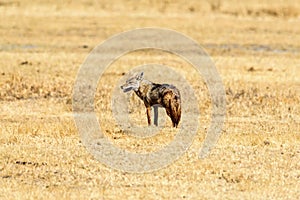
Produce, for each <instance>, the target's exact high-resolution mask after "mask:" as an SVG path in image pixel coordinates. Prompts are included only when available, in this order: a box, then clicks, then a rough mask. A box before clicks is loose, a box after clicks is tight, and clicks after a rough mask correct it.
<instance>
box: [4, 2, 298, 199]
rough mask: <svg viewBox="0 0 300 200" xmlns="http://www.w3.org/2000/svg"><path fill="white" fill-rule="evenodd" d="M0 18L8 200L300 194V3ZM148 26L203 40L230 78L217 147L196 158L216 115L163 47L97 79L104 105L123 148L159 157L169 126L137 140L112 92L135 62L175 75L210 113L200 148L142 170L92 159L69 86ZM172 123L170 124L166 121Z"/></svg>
mask: <svg viewBox="0 0 300 200" xmlns="http://www.w3.org/2000/svg"><path fill="white" fill-rule="evenodd" d="M0 18H1V20H0V36H1V40H0V58H1V59H0V144H1V146H0V199H300V190H299V188H300V26H299V24H300V4H299V3H296V2H295V1H294V0H288V1H280V0H272V1H271V0H260V1H257V0H249V1H238V0H228V1H218V0H207V1H196V0H192V1H187V2H186V1H183V0H178V1H169V0H163V1H159V0H142V1H134V0H128V1H121V0H116V1H108V0H104V1H96V0H79V1H72V0H67V1H63V2H58V1H51V0H36V1H29V0H24V1H18V0H16V1H10V0H0ZM143 27H157V28H168V29H172V30H175V31H178V32H180V33H183V34H185V35H187V36H189V37H191V38H193V39H194V40H195V41H197V42H198V43H199V44H200V45H202V46H203V48H204V49H205V50H206V51H207V53H208V54H209V55H210V56H211V58H212V60H213V62H214V63H215V65H216V68H217V70H218V71H219V74H220V76H221V78H222V81H223V83H224V87H225V90H226V101H227V106H226V120H225V123H224V129H223V131H222V134H221V137H220V138H219V141H218V143H217V145H216V146H215V148H214V149H213V150H212V151H211V153H210V155H209V156H208V157H207V158H205V159H198V156H197V155H198V152H199V149H200V148H201V146H202V143H203V140H204V138H205V135H206V131H207V129H208V127H209V123H210V119H211V100H210V96H209V92H208V90H207V87H206V85H205V83H204V81H203V79H202V78H201V76H197V75H196V73H194V72H193V70H194V69H193V68H192V67H191V66H190V65H189V64H188V63H187V62H186V61H184V60H182V59H181V58H179V57H176V56H174V55H170V54H167V53H166V52H161V51H151V50H149V51H140V52H133V53H130V54H128V55H124V56H123V57H121V58H120V59H119V60H117V61H116V62H114V63H113V64H112V65H111V67H110V68H109V69H108V70H107V71H106V72H105V73H104V75H103V77H102V79H101V80H100V81H99V84H98V88H97V93H96V98H95V108H96V111H97V114H98V118H99V120H100V121H101V127H102V130H104V132H105V135H106V136H107V137H108V138H109V139H110V140H111V141H112V142H113V143H114V144H115V145H116V146H119V147H121V148H125V149H128V150H129V151H133V152H138V153H139V152H150V151H153V150H155V149H159V148H161V147H162V146H164V145H166V144H168V143H169V142H171V141H172V139H173V138H174V135H175V134H176V132H175V133H174V129H166V131H165V132H164V131H163V132H161V133H160V134H158V135H156V136H155V137H150V138H147V139H146V140H142V139H136V138H134V137H132V136H129V135H128V134H126V132H124V130H122V129H121V128H119V127H118V126H117V125H116V124H115V123H112V120H113V119H112V115H111V107H110V102H111V97H112V93H113V89H114V88H115V87H116V86H117V85H116V84H117V83H118V81H119V80H120V79H121V78H122V77H123V75H124V74H126V73H127V72H128V71H129V70H130V69H132V67H134V66H138V65H141V64H147V63H151V62H156V63H160V64H164V65H167V66H172V67H174V69H178V70H179V71H180V73H181V74H182V76H183V77H185V79H186V80H187V81H188V82H189V83H190V85H191V86H192V88H193V90H194V91H195V96H196V97H197V101H198V106H199V111H200V113H201V115H200V117H199V123H200V126H199V128H198V130H197V135H196V137H195V139H194V141H193V144H192V145H191V147H190V148H189V149H188V151H187V152H186V153H185V154H184V155H182V156H181V157H180V159H178V160H177V161H175V162H174V163H172V164H171V165H170V166H168V167H166V168H163V169H161V170H158V171H155V172H151V173H140V174H135V173H127V172H124V171H118V170H114V169H111V168H109V167H107V166H105V165H104V164H102V163H101V162H99V161H97V160H96V159H95V158H94V157H93V156H92V155H91V154H89V153H88V151H87V150H86V148H85V147H84V145H83V144H82V142H81V138H80V135H79V133H78V130H77V128H76V126H75V122H74V118H73V114H72V89H73V85H74V82H75V79H76V75H77V72H78V70H79V68H80V66H81V65H82V63H83V62H84V60H85V58H86V57H87V56H88V54H89V53H90V52H91V50H92V49H93V48H94V47H96V46H97V45H98V44H100V43H101V42H103V41H105V40H106V39H108V38H109V37H110V36H112V35H114V34H117V33H120V32H123V31H127V30H131V29H135V28H143ZM131 98H132V102H133V103H132V104H130V106H133V105H134V106H135V107H131V114H130V116H131V119H132V120H133V121H134V122H136V123H138V124H140V125H141V126H144V127H145V129H147V121H146V115H145V109H144V107H143V104H142V102H141V101H139V100H138V99H137V98H136V97H135V96H132V97H131ZM162 113H163V114H164V112H162ZM195 120H197V119H195ZM170 125H171V122H170V121H169V119H168V118H166V117H165V123H164V124H163V126H166V127H168V126H170Z"/></svg>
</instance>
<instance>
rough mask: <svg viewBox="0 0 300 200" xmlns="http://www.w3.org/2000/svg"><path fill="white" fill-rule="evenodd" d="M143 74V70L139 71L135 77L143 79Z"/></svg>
mask: <svg viewBox="0 0 300 200" xmlns="http://www.w3.org/2000/svg"><path fill="white" fill-rule="evenodd" d="M143 76H144V72H141V73H139V74H137V79H138V80H143Z"/></svg>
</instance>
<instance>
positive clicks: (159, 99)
mask: <svg viewBox="0 0 300 200" xmlns="http://www.w3.org/2000/svg"><path fill="white" fill-rule="evenodd" d="M143 74H144V73H143V72H141V73H138V74H136V75H134V76H133V77H131V78H129V79H128V80H127V81H126V83H125V84H124V85H122V86H121V89H122V90H123V91H124V92H129V91H131V90H133V91H134V92H135V93H136V95H137V96H138V97H139V98H140V99H141V100H143V102H144V104H145V106H146V109H147V119H148V125H151V117H150V114H151V107H152V106H154V109H157V107H156V106H162V107H164V108H165V109H166V112H167V115H168V116H169V117H170V118H171V120H172V124H173V127H177V126H178V124H179V121H180V118H181V97H180V92H179V90H178V89H177V88H176V87H175V86H173V85H169V84H157V83H152V82H151V81H148V80H146V79H144V78H143ZM156 125H157V124H156Z"/></svg>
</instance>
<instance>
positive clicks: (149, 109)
mask: <svg viewBox="0 0 300 200" xmlns="http://www.w3.org/2000/svg"><path fill="white" fill-rule="evenodd" d="M146 112H147V119H148V125H149V126H150V125H151V107H150V106H149V107H147V111H146Z"/></svg>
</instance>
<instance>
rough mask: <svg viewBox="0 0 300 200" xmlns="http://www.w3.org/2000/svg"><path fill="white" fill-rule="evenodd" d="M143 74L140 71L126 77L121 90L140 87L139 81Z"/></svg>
mask: <svg viewBox="0 0 300 200" xmlns="http://www.w3.org/2000/svg"><path fill="white" fill-rule="evenodd" d="M143 75H144V72H140V73H137V74H135V75H134V76H132V77H130V78H129V79H127V81H126V83H125V84H124V85H122V86H121V89H122V90H123V92H129V91H131V90H133V91H137V90H138V89H139V87H140V82H141V81H142V80H143Z"/></svg>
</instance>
